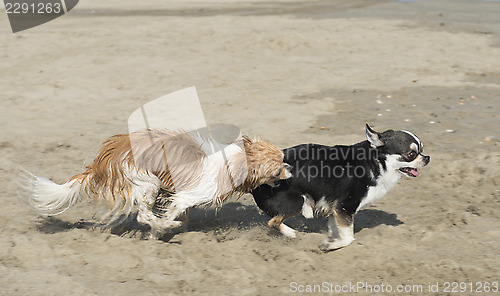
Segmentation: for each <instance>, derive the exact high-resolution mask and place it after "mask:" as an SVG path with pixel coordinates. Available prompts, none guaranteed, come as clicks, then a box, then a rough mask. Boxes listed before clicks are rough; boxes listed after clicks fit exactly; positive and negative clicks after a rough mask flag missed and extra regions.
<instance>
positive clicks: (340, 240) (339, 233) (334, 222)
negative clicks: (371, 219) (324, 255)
mask: <svg viewBox="0 0 500 296" xmlns="http://www.w3.org/2000/svg"><path fill="white" fill-rule="evenodd" d="M352 241H354V219H353V217H352V216H350V215H345V214H343V215H342V214H340V215H339V214H337V213H333V214H332V215H330V216H329V217H328V238H327V239H325V240H324V241H323V242H321V244H319V248H320V250H321V251H323V252H328V251H333V250H336V249H340V248H343V247H345V246H348V245H350V244H351V243H352Z"/></svg>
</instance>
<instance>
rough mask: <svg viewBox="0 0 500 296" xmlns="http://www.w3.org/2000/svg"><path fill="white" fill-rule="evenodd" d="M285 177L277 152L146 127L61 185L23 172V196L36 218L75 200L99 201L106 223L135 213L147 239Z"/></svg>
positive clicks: (242, 140)
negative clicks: (190, 214) (195, 210)
mask: <svg viewBox="0 0 500 296" xmlns="http://www.w3.org/2000/svg"><path fill="white" fill-rule="evenodd" d="M289 177H291V173H290V168H289V165H287V164H285V163H283V152H282V151H281V150H280V149H278V148H277V147H276V146H274V145H272V144H270V143H267V142H265V141H261V140H255V141H252V140H250V139H249V138H248V137H246V136H243V137H239V138H238V139H237V140H236V141H233V142H231V143H225V145H222V146H221V144H220V143H218V142H217V141H215V140H214V139H213V138H210V137H203V136H200V134H199V133H197V134H196V133H194V134H193V133H185V132H172V131H166V130H157V129H148V130H144V131H139V132H134V133H131V134H122V135H115V136H113V137H111V138H110V139H108V140H107V141H106V142H104V143H103V146H102V147H101V149H100V150H99V152H98V155H97V157H96V158H95V159H94V161H93V162H92V164H90V165H89V166H88V167H87V170H86V171H85V172H83V173H81V174H77V175H75V176H73V177H72V178H71V179H70V180H69V181H68V182H66V183H64V184H61V185H59V184H56V183H54V182H52V181H50V180H49V179H46V178H42V177H37V176H35V175H32V174H30V173H28V174H26V179H25V180H24V181H23V183H22V184H23V189H24V192H25V193H27V195H28V200H29V202H30V204H31V206H32V207H33V208H34V209H35V210H37V211H38V212H39V213H40V214H42V215H45V216H52V215H57V214H60V213H62V212H64V211H66V210H67V209H68V208H70V207H71V206H72V205H74V204H75V203H77V202H78V201H81V200H82V199H89V200H90V201H95V202H98V201H104V202H105V203H106V205H107V206H108V207H109V212H108V215H107V218H106V219H107V220H109V221H116V220H118V217H121V218H123V217H128V216H129V215H130V214H131V213H134V212H137V221H138V222H140V223H145V224H148V225H150V226H151V237H153V238H158V237H160V236H161V235H162V234H163V233H164V231H166V230H168V229H170V228H173V227H177V226H180V225H181V224H182V222H181V221H176V219H177V218H178V217H179V216H181V215H182V214H183V213H185V212H186V211H187V210H188V209H190V208H192V207H196V206H209V205H213V204H214V205H216V206H220V205H221V204H222V203H224V202H225V201H226V200H227V198H228V197H229V196H231V195H239V196H241V195H242V194H244V193H246V192H250V191H251V190H253V189H254V188H256V187H258V186H259V185H262V184H264V183H268V184H270V185H273V183H274V182H275V181H277V180H279V179H286V178H289Z"/></svg>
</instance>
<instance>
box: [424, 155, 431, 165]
mask: <svg viewBox="0 0 500 296" xmlns="http://www.w3.org/2000/svg"><path fill="white" fill-rule="evenodd" d="M424 162H425V165H427V164H428V163H429V162H431V157H430V156H428V155H426V156H424Z"/></svg>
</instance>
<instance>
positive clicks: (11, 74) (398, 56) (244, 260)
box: [0, 0, 500, 295]
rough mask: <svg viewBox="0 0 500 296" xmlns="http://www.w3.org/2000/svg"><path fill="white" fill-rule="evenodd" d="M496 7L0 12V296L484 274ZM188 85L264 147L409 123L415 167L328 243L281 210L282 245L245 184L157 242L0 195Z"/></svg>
mask: <svg viewBox="0 0 500 296" xmlns="http://www.w3.org/2000/svg"><path fill="white" fill-rule="evenodd" d="M160 2H161V3H160ZM452 2H453V3H452ZM498 15H500V2H489V1H488V2H487V1H479V0H478V1H473V0H470V1H465V0H461V1H451V0H450V1H416V2H397V1H368V0H366V1H362V0H356V1H349V0H344V1H303V2H300V1H282V0H279V1H272V2H266V1H255V2H245V1H235V0H234V1H233V0H222V1H215V2H212V1H199V2H193V3H187V2H184V1H153V0H148V1H130V0H120V1H118V0H112V1H111V0H109V1H108V0H107V1H96V0H86V1H80V3H79V4H78V6H77V7H76V8H74V10H73V11H71V12H70V13H69V14H68V15H65V16H62V17H60V18H58V19H57V20H54V21H52V22H49V23H47V24H44V25H42V26H39V27H36V28H33V29H30V30H27V31H24V32H20V33H16V34H12V32H11V31H10V27H9V24H8V20H7V17H6V15H5V13H4V12H3V11H2V13H0V36H1V43H0V48H1V50H0V54H1V59H0V63H1V64H0V65H1V72H0V90H1V99H0V104H1V108H0V126H1V127H2V132H1V134H0V152H1V155H2V157H1V158H0V177H1V179H2V186H1V187H0V194H1V198H2V206H1V207H0V287H1V289H0V294H1V295H287V294H297V295H298V294H300V293H298V292H297V293H294V291H293V287H292V286H293V285H294V284H293V283H294V282H295V283H296V284H297V285H308V284H309V285H314V284H322V283H323V282H326V283H332V284H333V285H348V284H350V283H351V284H356V283H357V282H364V283H369V284H372V285H381V284H384V285H392V287H393V289H395V288H396V286H397V285H416V284H417V285H422V287H423V291H421V293H420V292H418V293H417V292H412V293H392V294H400V295H423V294H429V295H446V294H447V293H446V292H445V291H444V288H445V286H444V285H445V282H453V281H457V282H465V283H476V282H482V283H484V282H489V283H491V282H500V276H499V275H500V260H499V255H500V190H499V185H500V168H499V165H500V157H499V150H500V149H499V148H500V142H499V141H500V133H499V132H498V129H499V127H500V124H499V123H500V117H499V110H500V46H499V45H500V39H499V36H500V18H499V17H498ZM192 85H195V86H196V87H197V89H198V94H199V96H200V100H201V104H202V107H203V111H204V114H205V117H206V120H207V122H208V123H209V124H215V123H228V124H234V125H236V126H238V127H239V128H241V130H242V131H243V133H245V134H247V135H250V136H259V137H261V138H263V139H265V140H267V141H270V142H272V143H274V144H276V145H278V146H279V147H281V148H285V147H290V146H293V145H296V144H299V143H309V142H315V143H322V144H328V145H334V144H352V143H355V142H359V141H362V140H364V125H365V123H366V122H368V123H369V124H370V125H372V126H373V127H374V128H375V129H377V130H385V129H406V130H410V131H412V132H414V133H415V134H417V135H418V136H419V137H420V139H421V140H422V141H423V143H424V146H425V153H426V154H428V155H430V156H431V158H432V159H431V163H430V165H429V166H428V167H426V168H424V169H422V170H421V174H420V176H419V177H418V178H416V179H411V180H410V179H407V178H403V179H402V180H401V181H400V183H399V185H398V186H397V187H396V188H395V189H393V190H392V191H391V192H389V194H388V195H387V196H386V197H385V198H384V199H382V200H381V201H378V202H376V203H375V204H374V205H372V206H370V207H368V208H367V209H365V210H363V211H361V212H360V213H359V214H358V215H357V216H356V220H355V231H356V235H355V238H356V240H355V241H354V242H353V243H352V245H351V246H349V247H347V248H344V249H341V250H338V251H335V252H330V253H327V254H324V253H321V252H320V251H319V249H318V248H317V245H318V244H319V243H320V241H321V240H322V239H323V238H324V237H325V235H326V231H327V229H326V219H325V218H322V219H314V220H306V219H305V218H303V217H297V218H294V219H290V220H289V221H288V223H289V225H290V226H292V227H294V228H296V229H298V230H299V231H300V232H299V233H298V235H297V238H296V239H287V238H284V237H283V236H281V235H280V234H279V233H277V232H275V231H270V230H269V229H268V228H267V225H266V224H267V221H268V217H267V216H265V215H263V214H260V213H259V211H258V210H257V207H256V206H255V204H254V202H253V200H252V198H251V196H250V195H245V196H244V197H242V198H241V199H239V200H233V202H231V203H228V204H226V205H225V206H223V207H222V208H221V209H220V210H219V211H218V212H217V213H216V211H215V210H214V209H208V210H203V209H195V210H193V212H192V215H191V219H190V221H189V224H188V227H187V232H184V233H180V234H177V235H175V236H174V237H173V238H171V239H170V240H169V241H158V240H149V239H147V235H148V233H147V229H144V227H141V226H140V225H137V224H134V222H133V221H129V223H127V224H126V225H125V227H124V228H121V229H113V230H109V229H108V230H102V229H99V228H96V227H95V224H94V221H93V220H92V215H93V212H94V211H95V210H94V208H93V206H92V205H91V204H87V203H81V204H79V205H78V206H77V207H75V208H74V209H72V210H70V211H68V212H66V213H64V214H63V215H61V216H57V217H53V218H50V219H42V218H41V217H39V216H38V215H37V214H36V213H35V212H33V211H31V210H30V208H29V206H28V205H27V204H26V203H25V202H24V201H23V200H21V199H19V198H18V195H17V193H16V191H17V189H16V188H17V187H16V178H17V171H18V169H19V167H22V168H24V169H26V170H28V171H31V172H33V173H34V174H37V175H40V176H44V177H47V178H50V179H51V180H53V181H55V182H59V183H63V182H66V181H67V180H68V179H69V178H70V177H71V176H73V175H74V174H76V173H79V172H81V171H82V168H83V166H84V164H88V163H89V162H90V161H91V160H92V159H93V158H94V156H95V155H96V152H97V150H98V148H99V146H100V144H101V143H102V142H103V141H104V140H105V139H107V138H108V137H109V136H111V135H113V134H118V133H126V132H127V118H128V117H129V115H130V114H131V113H132V112H133V111H134V110H135V109H137V108H138V107H140V106H141V105H143V104H145V103H147V102H149V101H151V100H153V99H155V98H157V97H160V96H162V95H165V94H167V93H170V92H173V91H176V90H179V89H182V88H185V87H189V86H192ZM436 283H439V291H438V292H437V293H436V292H433V291H429V284H436ZM291 285H292V286H291ZM469 285H470V284H469ZM474 285H475V284H474ZM303 287H305V286H303ZM468 287H469V286H468ZM474 287H476V286H474ZM483 291H484V289H483ZM351 292H352V291H350V292H343V293H340V294H343V295H348V294H353V293H351ZM305 294H308V295H309V294H311V295H312V294H313V293H305ZM370 294H371V293H369V292H366V291H365V290H360V293H358V295H370ZM374 294H377V295H383V294H391V293H382V292H380V293H374ZM492 294H493V293H491V292H490V293H473V292H471V291H470V289H469V290H467V291H464V292H462V293H459V294H457V293H451V294H449V295H492Z"/></svg>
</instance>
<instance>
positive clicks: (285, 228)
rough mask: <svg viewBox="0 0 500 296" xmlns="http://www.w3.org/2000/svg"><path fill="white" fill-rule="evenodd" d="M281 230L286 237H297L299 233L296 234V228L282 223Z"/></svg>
mask: <svg viewBox="0 0 500 296" xmlns="http://www.w3.org/2000/svg"><path fill="white" fill-rule="evenodd" d="M279 230H280V232H281V233H282V234H283V235H284V236H286V237H289V238H295V237H297V235H296V234H295V230H294V229H293V228H291V227H288V226H286V225H285V224H281V225H280V228H279Z"/></svg>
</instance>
